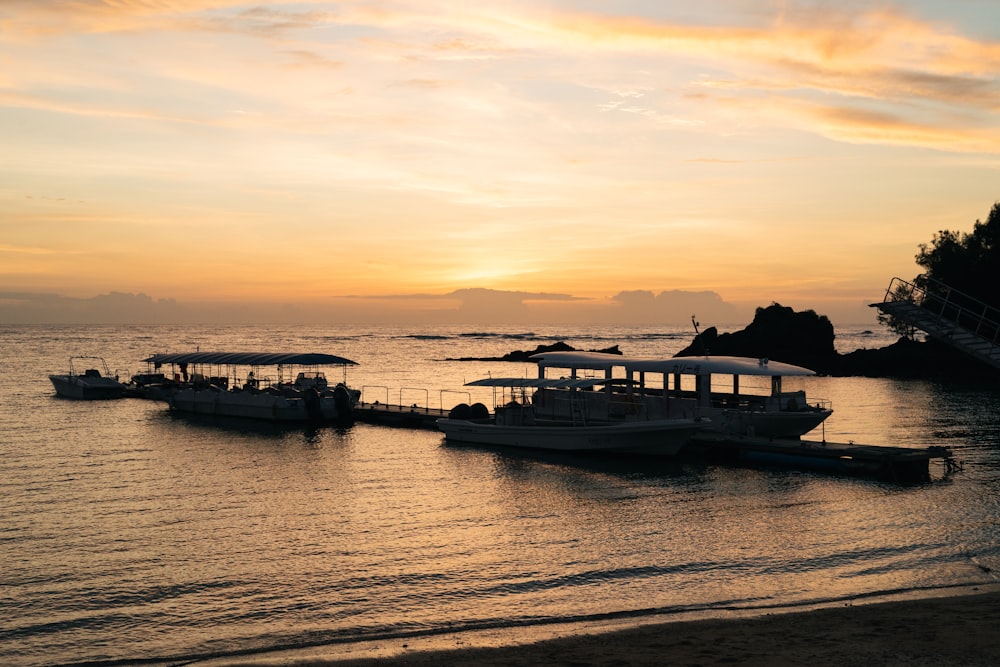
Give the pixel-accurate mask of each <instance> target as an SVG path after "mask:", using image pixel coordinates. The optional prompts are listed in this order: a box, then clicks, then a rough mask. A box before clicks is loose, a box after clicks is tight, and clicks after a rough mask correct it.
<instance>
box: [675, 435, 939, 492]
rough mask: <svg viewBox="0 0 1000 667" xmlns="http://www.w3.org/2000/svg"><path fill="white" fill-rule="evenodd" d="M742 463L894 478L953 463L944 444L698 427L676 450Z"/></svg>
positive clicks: (918, 477) (914, 477)
mask: <svg viewBox="0 0 1000 667" xmlns="http://www.w3.org/2000/svg"><path fill="white" fill-rule="evenodd" d="M681 454H682V455H685V456H693V457H700V458H706V459H712V460H722V461H730V462H739V463H747V464H754V463H756V464H765V465H778V466H784V467H790V468H801V469H808V470H820V471H825V472H831V473H835V474H840V475H856V476H863V477H875V478H878V479H881V480H884V481H889V482H896V483H900V484H913V483H920V482H925V481H929V480H930V462H931V461H932V460H935V459H939V460H941V461H942V463H943V465H944V469H945V471H946V472H949V473H950V472H952V471H954V470H956V469H958V467H959V464H958V463H957V462H956V460H955V458H954V455H953V454H952V452H951V450H950V449H948V448H947V447H892V446H886V445H862V444H856V443H853V442H848V443H840V442H828V441H825V440H824V441H819V440H800V439H793V438H759V437H751V436H731V435H725V434H718V433H710V432H703V433H700V434H698V435H696V436H695V437H694V438H693V439H692V441H691V442H690V443H689V444H688V445H687V446H685V448H684V450H683V451H682V452H681Z"/></svg>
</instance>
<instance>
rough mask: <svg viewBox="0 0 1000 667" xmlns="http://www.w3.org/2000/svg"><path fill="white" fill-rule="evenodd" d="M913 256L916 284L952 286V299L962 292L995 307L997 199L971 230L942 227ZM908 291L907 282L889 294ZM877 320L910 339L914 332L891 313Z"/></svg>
mask: <svg viewBox="0 0 1000 667" xmlns="http://www.w3.org/2000/svg"><path fill="white" fill-rule="evenodd" d="M916 259H917V265H918V266H920V267H922V268H923V269H924V272H923V273H922V274H920V275H919V276H917V277H916V278H914V280H913V282H914V284H915V285H917V286H918V287H921V288H923V289H925V290H927V291H928V292H931V293H934V292H939V291H941V290H942V289H945V288H942V287H941V285H942V284H943V285H946V286H947V287H948V288H950V289H951V290H953V291H951V292H949V299H951V300H955V299H958V298H959V295H960V294H964V295H967V296H969V297H972V299H975V300H977V301H980V302H982V303H986V304H989V305H990V306H993V307H997V305H998V301H1000V296H998V293H997V290H996V285H997V283H998V279H1000V202H996V203H995V204H993V208H992V209H990V214H989V216H987V218H986V222H982V221H980V220H976V223H975V224H974V225H973V227H972V231H971V232H957V231H952V230H942V231H939V232H938V233H936V234H935V235H934V238H933V239H932V240H931V242H930V243H929V244H927V243H921V244H920V252H918V253H917V257H916ZM909 291H910V287H909V286H907V285H899V286H897V288H896V290H895V293H894V294H893V295H892V297H893V299H895V300H906V299H909V297H910V294H909ZM955 291H957V292H958V293H959V294H955ZM942 296H943V295H942ZM962 299H964V297H962ZM970 304H971V301H970ZM970 304H967V305H970ZM878 321H879V324H882V325H883V326H885V327H886V328H888V329H889V330H890V331H892V332H894V333H897V334H899V335H900V336H903V337H905V338H909V339H913V338H914V335H915V334H916V329H914V328H913V327H912V326H911V325H909V324H908V323H906V322H904V321H902V320H898V319H896V318H895V317H893V316H892V315H887V314H884V313H881V314H879V316H878Z"/></svg>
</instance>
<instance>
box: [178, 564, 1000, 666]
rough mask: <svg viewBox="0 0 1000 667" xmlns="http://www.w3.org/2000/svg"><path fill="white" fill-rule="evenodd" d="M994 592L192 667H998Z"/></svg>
mask: <svg viewBox="0 0 1000 667" xmlns="http://www.w3.org/2000/svg"><path fill="white" fill-rule="evenodd" d="M998 622H1000V583H997V584H982V585H978V586H964V587H961V588H957V589H934V590H933V591H919V592H915V593H902V594H888V595H884V596H877V597H874V596H873V597H871V598H865V599H862V600H851V601H846V602H845V601H840V602H828V603H815V604H806V605H793V606H785V607H763V608H753V609H732V610H725V611H720V610H712V611H702V612H686V613H684V614H682V615H680V616H676V617H674V616H665V615H655V616H649V617H643V618H641V619H639V618H636V617H630V618H620V619H614V620H605V621H588V622H578V623H562V624H553V625H549V626H524V627H514V628H502V629H491V630H476V631H466V632H455V633H445V634H434V635H423V636H416V637H406V638H397V639H383V640H377V641H369V642H358V643H349V644H337V645H326V646H321V647H313V648H301V649H292V650H278V651H273V652H265V653H258V654H254V655H245V656H229V657H225V658H222V657H220V658H212V659H206V660H195V661H191V662H187V663H185V664H186V665H198V666H199V667H278V666H279V665H280V666H283V667H291V666H296V667H374V666H376V665H380V666H382V667H389V666H395V665H407V666H409V667H431V666H437V665H451V666H454V667H466V666H468V667H473V666H484V667H491V666H496V667H500V666H501V665H504V666H505V665H535V664H545V665H546V666H547V667H561V666H566V667H570V666H575V667H578V666H580V665H626V664H627V665H662V664H676V665H703V666H710V665H732V664H739V665H761V666H764V665H775V664H778V665H792V664H796V665H805V664H808V665H809V666H810V667H822V666H825V665H830V666H831V667H832V666H835V665H845V664H867V665H984V666H985V665H994V664H1000V633H998V632H997V631H996V626H997V623H998Z"/></svg>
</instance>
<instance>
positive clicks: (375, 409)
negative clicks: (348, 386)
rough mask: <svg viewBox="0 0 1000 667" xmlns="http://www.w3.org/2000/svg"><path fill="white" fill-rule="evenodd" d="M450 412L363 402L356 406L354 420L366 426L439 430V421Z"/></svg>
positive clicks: (413, 406) (416, 406)
mask: <svg viewBox="0 0 1000 667" xmlns="http://www.w3.org/2000/svg"><path fill="white" fill-rule="evenodd" d="M448 412H449V411H448V410H442V409H438V408H428V407H420V406H418V405H392V404H389V403H380V402H379V401H375V402H374V403H365V402H361V403H358V404H357V405H356V406H354V419H355V420H356V421H359V422H364V423H366V424H382V425H384V426H397V427H402V428H424V429H428V430H432V431H436V430H437V420H438V419H441V418H442V417H447V416H448Z"/></svg>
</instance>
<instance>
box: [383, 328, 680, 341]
mask: <svg viewBox="0 0 1000 667" xmlns="http://www.w3.org/2000/svg"><path fill="white" fill-rule="evenodd" d="M692 336H693V334H692V333H691V332H689V331H684V332H642V333H619V332H610V333H595V332H589V331H588V332H584V331H573V330H568V331H566V332H562V333H556V334H538V333H534V332H530V331H528V332H524V333H510V332H493V331H468V332H466V331H461V332H456V333H453V334H403V335H401V336H398V338H401V339H410V340H469V339H480V340H521V341H523V340H530V341H559V340H596V341H619V340H677V339H679V338H680V339H686V338H691V337H692Z"/></svg>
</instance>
